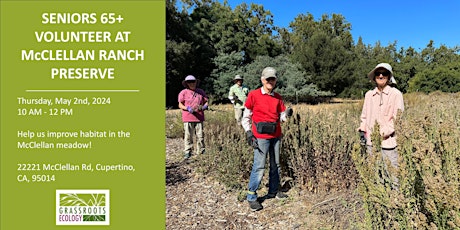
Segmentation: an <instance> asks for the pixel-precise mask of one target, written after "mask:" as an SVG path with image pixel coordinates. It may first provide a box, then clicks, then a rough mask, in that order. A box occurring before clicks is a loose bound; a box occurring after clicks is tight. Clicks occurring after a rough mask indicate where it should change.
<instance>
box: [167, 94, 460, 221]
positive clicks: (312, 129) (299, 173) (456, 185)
mask: <svg viewBox="0 0 460 230" xmlns="http://www.w3.org/2000/svg"><path fill="white" fill-rule="evenodd" d="M404 99H405V108H406V110H405V112H404V113H402V114H401V116H400V119H399V120H398V121H397V125H396V127H397V133H398V135H399V137H398V152H399V153H400V169H399V170H397V171H392V173H393V174H394V175H397V176H398V177H399V181H400V188H399V190H392V189H391V186H389V184H388V183H385V180H384V181H383V183H382V180H381V179H380V175H379V174H378V171H379V170H380V171H381V170H382V168H381V167H382V164H381V163H379V162H378V160H376V159H368V158H367V157H365V156H364V155H363V154H362V151H361V148H360V145H359V139H358V134H357V133H356V128H357V127H358V123H359V115H360V112H361V107H362V100H360V101H340V102H335V103H330V104H319V105H291V106H292V107H293V108H294V111H295V112H294V117H293V118H291V119H290V120H289V121H288V122H287V123H286V124H283V133H284V137H283V144H282V154H281V163H282V176H283V189H285V190H286V191H288V193H289V194H290V195H291V196H292V199H290V200H289V201H288V202H287V203H286V204H279V205H280V206H282V207H283V208H282V209H281V210H286V209H289V210H288V211H286V212H287V213H294V212H292V211H293V208H294V207H292V204H296V205H294V206H299V207H302V208H303V210H304V211H303V212H302V211H299V210H296V211H298V213H297V215H296V216H294V218H293V219H289V220H288V219H284V220H285V221H288V222H289V223H290V225H289V226H290V227H289V228H299V229H459V228H460V210H459V208H460V178H459V172H460V147H459V146H460V128H459V127H460V111H459V110H460V109H459V108H458V101H459V99H460V94H459V93H457V94H443V93H433V94H430V95H422V94H411V95H404ZM211 108H212V110H211V111H207V112H206V119H207V120H206V122H205V141H206V144H207V149H206V151H207V154H206V155H205V156H200V157H199V160H197V161H195V162H194V163H193V170H192V171H193V172H196V173H198V175H203V176H204V175H206V176H205V177H206V178H208V179H210V180H211V181H217V182H219V184H220V185H221V186H223V188H224V192H225V193H226V194H235V199H236V200H240V201H241V200H243V199H244V193H245V189H246V186H247V182H248V177H249V172H250V169H251V165H252V150H251V149H250V147H249V146H247V144H246V143H245V136H244V132H243V130H242V129H241V128H240V127H237V126H236V124H235V122H234V121H233V113H232V107H231V105H217V106H211ZM166 119H167V130H166V133H167V136H168V137H176V138H181V137H182V122H181V121H180V111H178V110H174V111H167V114H166ZM374 138H378V137H374ZM374 143H378V140H375V141H374ZM366 159H368V160H366ZM266 178H267V176H264V179H265V180H266ZM387 181H388V180H387ZM264 183H266V181H264V182H263V184H264ZM261 187H262V188H261V191H260V193H261V194H263V192H264V191H265V190H264V189H265V187H264V186H261ZM355 191H358V192H359V194H360V196H358V195H356V196H355V195H353V196H351V195H350V194H356V193H355ZM326 194H329V195H330V194H336V195H335V196H328V195H326ZM343 194H347V195H343ZM336 197H338V198H336ZM350 197H354V198H353V199H350ZM356 198H358V199H356ZM328 200H329V201H328ZM322 202H324V203H322ZM299 204H303V205H299ZM323 204H324V206H323ZM275 206H276V207H277V205H276V204H275ZM238 208H239V209H241V208H242V207H238ZM322 208H324V209H322ZM350 210H353V211H350ZM350 212H351V213H350ZM271 214H273V213H271ZM229 215H230V216H228V218H229V219H230V218H231V216H232V215H233V214H231V213H230V214H229ZM257 215H258V216H259V218H262V217H260V216H261V215H262V214H257ZM263 215H270V213H266V214H263ZM313 216H316V221H312V220H311V219H309V218H311V217H313ZM243 219H244V220H241V221H247V219H245V218H243ZM262 219H263V218H262ZM345 219H346V220H345ZM307 220H308V221H312V222H311V223H308V222H306V221H307ZM322 221H323V222H322ZM235 223H239V222H238V221H237V222H235ZM251 223H253V225H249V226H252V228H253V229H259V228H257V226H261V228H260V229H263V228H269V227H271V226H270V225H269V224H260V225H258V224H257V223H256V222H251ZM286 223H287V222H286ZM235 226H237V228H233V229H240V228H246V227H247V226H248V225H244V224H241V223H240V225H238V224H237V225H235ZM277 226H278V225H277Z"/></svg>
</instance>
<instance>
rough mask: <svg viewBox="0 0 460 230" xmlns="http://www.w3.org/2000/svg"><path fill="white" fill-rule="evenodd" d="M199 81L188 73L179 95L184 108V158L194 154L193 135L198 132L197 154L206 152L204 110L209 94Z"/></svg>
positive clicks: (206, 107) (180, 103) (181, 106)
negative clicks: (200, 86)
mask: <svg viewBox="0 0 460 230" xmlns="http://www.w3.org/2000/svg"><path fill="white" fill-rule="evenodd" d="M198 84H199V81H198V80H197V79H196V78H195V77H194V76H193V75H188V76H187V77H185V79H184V80H183V81H182V85H183V86H184V87H185V89H183V90H182V91H181V92H180V93H179V96H178V102H179V109H181V110H182V122H184V158H185V159H188V158H190V157H191V156H192V148H193V135H194V134H196V142H197V148H196V149H195V150H196V153H197V154H204V153H205V145H204V132H203V122H204V110H207V109H208V96H207V95H206V93H205V92H204V90H202V89H200V88H198V87H197V85H198Z"/></svg>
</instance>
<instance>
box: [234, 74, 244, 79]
mask: <svg viewBox="0 0 460 230" xmlns="http://www.w3.org/2000/svg"><path fill="white" fill-rule="evenodd" d="M236 80H243V78H242V77H241V76H240V75H239V74H237V75H236V76H235V78H233V81H236Z"/></svg>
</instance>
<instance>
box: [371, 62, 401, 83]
mask: <svg viewBox="0 0 460 230" xmlns="http://www.w3.org/2000/svg"><path fill="white" fill-rule="evenodd" d="M379 68H384V69H386V70H388V71H390V73H391V75H390V82H391V83H393V84H396V80H395V77H394V76H393V68H391V65H390V64H388V63H379V64H378V65H377V66H375V68H374V69H373V70H371V72H369V73H368V74H367V77H368V78H369V79H370V80H371V81H374V77H375V71H376V70H377V69H379Z"/></svg>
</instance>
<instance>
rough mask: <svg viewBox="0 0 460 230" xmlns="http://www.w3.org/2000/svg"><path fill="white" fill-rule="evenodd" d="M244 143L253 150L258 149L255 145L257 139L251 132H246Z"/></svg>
mask: <svg viewBox="0 0 460 230" xmlns="http://www.w3.org/2000/svg"><path fill="white" fill-rule="evenodd" d="M246 141H247V142H248V145H249V146H252V147H253V148H258V147H259V145H258V144H257V138H256V137H255V136H254V134H253V133H252V131H251V130H249V131H246Z"/></svg>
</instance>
